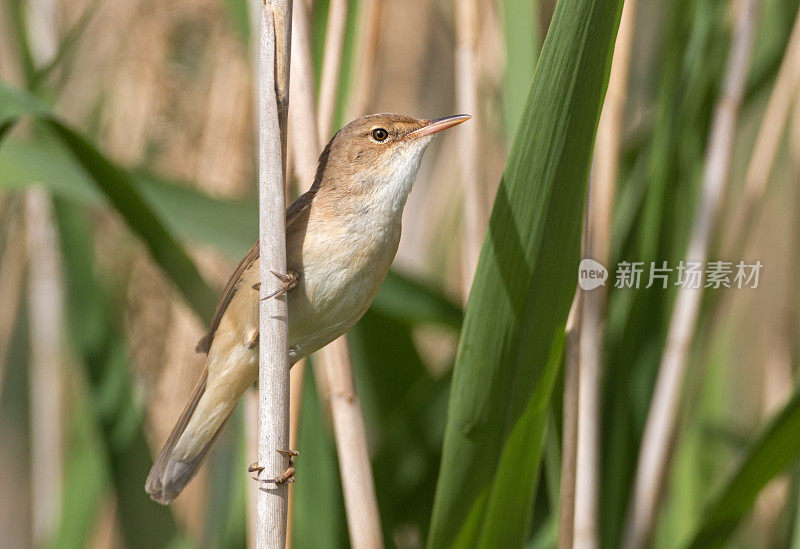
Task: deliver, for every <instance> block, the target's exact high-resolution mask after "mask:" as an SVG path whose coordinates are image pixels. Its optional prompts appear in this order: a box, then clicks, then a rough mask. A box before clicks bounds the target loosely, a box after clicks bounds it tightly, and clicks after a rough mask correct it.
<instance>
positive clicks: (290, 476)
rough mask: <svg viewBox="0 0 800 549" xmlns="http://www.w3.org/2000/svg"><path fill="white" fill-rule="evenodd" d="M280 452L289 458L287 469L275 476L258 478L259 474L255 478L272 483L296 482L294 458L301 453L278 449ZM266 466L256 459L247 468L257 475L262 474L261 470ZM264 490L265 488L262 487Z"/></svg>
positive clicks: (258, 480)
mask: <svg viewBox="0 0 800 549" xmlns="http://www.w3.org/2000/svg"><path fill="white" fill-rule="evenodd" d="M276 451H277V452H278V453H279V454H283V455H284V456H286V457H287V458H289V465H288V467H286V470H285V471H284V472H283V473H281V474H280V475H278V476H277V477H275V478H258V476H254V477H252V479H253V480H255V481H257V482H262V483H271V484H294V474H295V468H294V458H295V457H296V456H298V455H300V452H298V451H297V450H276ZM263 470H264V468H263V467H261V466H260V465H259V464H258V462H257V461H254V462H253V463H251V464H250V467H248V468H247V472H248V473H256V475H260V474H261V471H263ZM262 490H263V488H262Z"/></svg>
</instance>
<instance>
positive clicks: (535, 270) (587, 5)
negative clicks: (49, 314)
mask: <svg viewBox="0 0 800 549" xmlns="http://www.w3.org/2000/svg"><path fill="white" fill-rule="evenodd" d="M621 7H622V2H620V1H601V0H561V2H559V3H558V6H557V8H556V12H555V15H554V16H553V22H552V25H551V27H550V31H549V33H548V35H547V38H546V40H545V43H544V46H543V48H542V53H541V56H540V59H539V63H538V65H537V67H536V72H535V74H534V77H533V82H532V84H531V90H530V93H529V95H528V101H527V104H526V106H525V111H524V113H523V116H522V119H521V121H520V124H519V126H518V131H517V136H516V138H515V140H514V144H513V146H512V149H511V153H510V155H509V160H508V163H507V165H506V170H505V173H504V175H503V180H502V181H501V183H500V187H499V189H498V192H497V197H496V199H495V204H494V208H493V211H492V216H491V220H490V222H489V229H488V232H487V237H486V240H485V241H484V244H483V249H482V251H481V257H480V261H479V264H478V269H477V273H476V276H475V281H474V283H473V286H472V292H471V295H470V299H469V304H468V306H467V311H466V315H465V318H464V327H463V329H462V333H461V341H460V344H459V350H458V357H457V359H456V365H455V371H454V377H453V387H452V391H451V397H450V404H449V415H448V423H447V430H446V433H445V442H444V450H443V457H442V465H441V470H440V473H439V481H438V486H437V489H436V499H435V503H434V510H433V519H432V523H431V529H430V535H429V537H428V546H429V547H435V548H438V547H446V546H450V545H451V544H453V543H454V542H456V540H458V545H459V546H475V545H476V544H477V543H478V540H479V539H481V538H483V539H485V540H487V543H489V542H490V540H492V539H500V538H499V537H498V536H496V535H495V532H494V528H495V527H496V524H497V523H496V521H495V520H494V517H497V516H501V515H502V514H504V511H507V516H508V517H514V518H513V519H509V520H508V521H507V522H506V523H505V525H504V528H505V529H506V531H505V532H504V533H503V536H502V539H504V540H507V541H508V542H509V543H510V546H520V545H522V543H523V541H524V539H525V536H526V534H527V529H528V521H529V519H528V518H527V517H526V518H525V519H522V518H518V517H520V515H521V514H520V513H519V511H518V510H517V509H511V508H510V505H511V502H508V503H507V504H506V507H505V508H504V507H503V505H504V504H503V501H498V498H496V497H492V495H491V494H492V490H493V489H494V482H495V479H498V478H505V475H506V474H508V471H510V469H507V468H511V467H522V469H523V470H524V471H525V472H524V474H523V475H522V477H523V478H525V479H526V480H527V479H530V478H534V477H535V474H530V471H531V470H534V471H535V470H537V469H538V461H539V454H540V452H541V444H542V436H541V433H540V432H539V433H533V438H532V439H530V440H528V441H526V444H525V448H527V449H528V451H526V452H515V451H513V450H509V451H508V452H509V453H508V454H507V456H504V459H503V460H502V461H501V455H503V453H504V452H505V450H504V445H505V443H506V440H507V439H508V438H509V435H510V434H511V433H512V432H513V433H514V437H513V438H514V440H516V439H517V436H521V435H518V434H517V432H514V431H513V430H514V429H515V426H517V425H518V423H517V422H518V421H519V420H520V417H521V416H522V414H523V412H524V411H525V410H526V409H528V410H531V409H537V410H546V409H547V402H548V401H549V398H550V390H549V387H550V385H551V383H552V379H551V376H550V375H549V371H548V368H547V365H548V364H549V360H550V358H551V355H552V350H553V349H554V346H555V341H556V340H557V338H559V337H560V334H562V333H563V330H564V325H565V323H566V319H567V313H568V312H569V307H570V304H571V302H572V297H573V294H574V293H575V286H576V278H577V277H576V273H577V268H578V259H579V248H580V231H581V218H582V212H583V205H584V196H585V190H586V181H587V176H588V172H589V165H590V160H591V154H592V146H593V142H594V135H595V131H596V128H597V121H598V118H599V115H600V109H601V107H602V102H603V97H604V95H605V88H606V84H607V82H608V72H609V69H610V64H611V55H612V52H613V45H614V39H615V36H616V29H617V25H618V23H619V15H620V11H621ZM532 398H533V399H534V401H533V402H531V399H532ZM535 426H536V423H535V422H532V425H530V427H535ZM518 429H520V430H523V431H524V430H525V428H524V427H518ZM514 444H516V443H514ZM498 486H500V485H499V484H498ZM524 488H525V489H527V493H524V494H523V493H521V492H520V493H519V494H517V495H516V496H515V498H513V501H514V502H520V501H523V500H526V499H527V500H528V501H530V500H532V499H533V493H534V490H535V482H529V483H528V484H527V486H524ZM528 505H530V504H528ZM487 509H488V510H490V511H491V513H490V514H489V515H487V514H486V512H487ZM487 518H488V520H487ZM465 526H466V527H467V528H466V529H465ZM484 529H486V531H485V532H484V531H483V530H484Z"/></svg>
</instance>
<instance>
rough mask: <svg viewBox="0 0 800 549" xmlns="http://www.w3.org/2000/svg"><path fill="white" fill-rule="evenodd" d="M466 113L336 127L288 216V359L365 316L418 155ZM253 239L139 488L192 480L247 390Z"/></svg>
mask: <svg viewBox="0 0 800 549" xmlns="http://www.w3.org/2000/svg"><path fill="white" fill-rule="evenodd" d="M469 118H470V117H469V116H468V115H458V116H447V117H444V118H439V119H436V120H426V119H420V118H414V117H411V116H403V115H399V114H373V115H369V116H364V117H362V118H359V119H357V120H354V121H353V122H350V123H349V124H348V125H346V126H345V127H344V128H342V129H341V130H339V132H337V133H336V135H334V136H333V139H331V141H330V142H329V143H328V145H327V146H326V147H325V149H324V150H323V151H322V154H321V155H320V157H319V166H318V167H317V173H316V177H315V178H314V184H313V185H312V186H311V189H310V190H309V191H308V192H307V193H305V194H303V195H302V196H300V197H299V198H298V199H297V200H295V201H294V202H293V203H292V204H291V205H290V206H289V207H288V208H287V210H286V264H287V268H288V271H289V272H288V276H287V277H286V279H285V281H284V282H285V285H284V290H285V291H286V292H288V295H287V299H288V308H289V361H290V363H291V364H294V363H295V362H297V361H298V360H300V359H301V358H302V357H304V356H307V355H308V354H310V353H312V352H314V351H316V350H318V349H320V348H322V347H324V346H325V345H327V344H328V343H330V342H331V341H333V340H334V339H336V338H337V337H339V336H340V335H342V334H343V333H345V332H346V331H347V330H348V329H350V327H351V326H353V324H355V323H356V322H357V321H358V319H359V318H361V316H362V315H363V314H364V313H365V312H366V310H367V307H369V305H370V303H371V302H372V300H373V298H374V297H375V294H377V293H378V289H379V288H380V287H381V284H382V283H383V280H384V278H385V277H386V274H387V273H388V272H389V267H390V265H391V264H392V261H393V260H394V256H395V253H396V252H397V246H398V244H399V242H400V222H401V217H402V213H403V207H404V206H405V204H406V199H407V198H408V194H409V192H411V186H412V184H413V183H414V179H415V178H416V175H417V170H418V169H419V165H420V161H421V160H422V155H423V153H424V152H425V149H426V147H427V146H428V143H430V141H431V139H432V138H433V135H434V134H435V133H437V132H440V131H442V130H445V129H447V128H450V127H452V126H455V125H456V124H460V123H461V122H464V121H465V120H468V119H469ZM258 287H259V268H258V243H257V242H256V244H254V245H253V247H252V248H250V251H249V252H247V255H245V256H244V258H243V259H242V261H241V262H240V263H239V266H238V267H236V270H235V271H234V272H233V275H232V276H231V278H230V280H229V281H228V284H227V285H226V286H225V289H224V290H223V292H222V295H221V296H220V299H219V302H218V303H217V309H216V312H215V313H214V318H213V319H212V321H211V326H210V328H209V331H208V333H207V334H206V335H205V337H203V338H202V339H201V340H200V342H199V343H198V345H197V350H198V352H205V353H208V358H207V359H206V367H205V369H204V370H203V373H202V375H201V377H200V381H199V382H198V383H197V386H196V387H195V390H194V393H193V395H192V397H191V399H190V400H189V403H188V404H187V405H186V408H185V409H184V411H183V413H182V414H181V416H180V418H179V419H178V423H177V424H176V425H175V427H174V429H173V430H172V433H171V434H170V435H169V438H167V441H166V442H165V443H164V447H163V448H162V449H161V452H160V453H159V455H158V458H156V460H155V463H154V464H153V468H152V469H151V470H150V474H149V475H148V477H147V483H146V485H145V489H146V490H147V492H148V493H149V494H150V497H152V498H153V499H154V500H156V501H158V502H160V503H169V502H170V501H172V500H173V499H174V498H175V497H176V496H177V495H178V494H180V492H181V490H183V488H184V486H186V484H187V483H188V482H189V481H190V480H191V479H192V477H193V476H194V475H195V473H196V472H197V469H198V467H199V465H200V463H201V461H202V460H203V458H204V457H205V455H206V454H207V453H208V450H209V449H210V448H211V446H212V445H213V444H214V441H215V440H216V438H217V437H218V436H219V433H220V431H221V430H222V428H223V426H224V425H225V422H226V421H227V420H228V418H229V417H230V415H231V413H232V412H233V410H234V408H236V404H237V402H238V401H239V398H240V397H241V396H242V393H244V391H245V389H247V387H249V386H250V385H251V384H253V383H254V382H255V381H256V378H257V377H258V299H259V292H258Z"/></svg>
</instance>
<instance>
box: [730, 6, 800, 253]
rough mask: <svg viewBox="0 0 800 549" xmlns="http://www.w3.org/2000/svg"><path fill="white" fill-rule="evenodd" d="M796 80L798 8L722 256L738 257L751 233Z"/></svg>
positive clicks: (799, 33) (799, 45)
mask: <svg viewBox="0 0 800 549" xmlns="http://www.w3.org/2000/svg"><path fill="white" fill-rule="evenodd" d="M799 83H800V10H798V12H797V16H796V17H795V20H794V26H793V27H792V33H791V35H790V36H789V42H788V44H787V45H786V53H784V55H783V60H782V61H781V64H780V67H779V68H778V75H777V76H776V78H775V85H774V86H773V87H772V92H771V93H770V96H769V102H768V103H767V108H766V110H765V111H764V118H762V119H761V125H760V126H759V129H758V135H757V137H756V141H755V144H754V146H753V154H752V155H751V156H750V162H749V164H748V165H747V172H746V175H745V182H744V195H743V197H742V205H741V207H740V210H739V212H740V213H739V215H738V217H737V218H736V222H735V223H734V225H733V228H732V230H731V231H729V233H730V234H731V235H732V236H731V239H730V240H729V241H728V243H727V245H726V246H725V247H724V250H725V252H726V253H725V254H723V256H722V257H729V258H732V257H739V256H740V255H741V253H742V252H744V251H745V247H746V241H747V239H748V237H749V236H750V234H751V233H752V231H750V228H751V225H752V223H753V218H754V217H755V213H756V211H757V210H758V206H759V205H760V204H761V201H762V199H763V197H764V193H765V191H766V188H767V182H768V181H769V177H770V174H771V173H772V167H773V166H774V164H775V157H776V156H777V154H778V148H779V147H780V144H781V141H782V140H783V136H784V129H785V128H786V124H787V120H788V119H789V110H790V108H791V105H792V102H793V101H794V100H795V97H796V90H798V84H799Z"/></svg>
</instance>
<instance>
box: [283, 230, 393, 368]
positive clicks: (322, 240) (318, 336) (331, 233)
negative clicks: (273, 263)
mask: <svg viewBox="0 0 800 549" xmlns="http://www.w3.org/2000/svg"><path fill="white" fill-rule="evenodd" d="M326 221H327V222H326ZM330 221H331V220H326V219H324V218H322V217H321V216H320V217H316V218H315V216H314V215H312V216H311V217H310V218H309V223H308V227H307V230H306V232H305V235H304V238H303V243H302V254H300V256H299V257H296V258H293V259H294V260H295V261H296V262H298V263H299V265H298V266H297V267H296V270H297V271H298V272H300V273H301V276H300V283H299V284H298V286H297V288H296V291H293V292H291V293H290V296H289V334H290V335H289V337H290V344H291V345H292V346H293V347H295V348H296V349H295V353H296V354H299V355H301V356H304V355H306V354H308V353H310V352H313V351H315V350H317V349H319V348H320V347H323V346H324V345H327V344H328V343H329V342H330V341H333V340H334V339H336V338H337V337H339V336H340V335H341V334H343V333H344V332H345V331H347V330H348V329H349V328H350V327H351V326H352V325H353V324H355V323H356V321H358V319H359V318H361V316H362V315H363V314H364V312H366V310H367V308H368V307H369V304H370V303H371V302H372V299H373V298H374V297H375V295H376V294H377V293H378V290H379V289H380V287H381V284H382V283H383V280H384V279H385V278H386V274H387V273H388V271H389V267H390V266H391V264H392V261H393V260H394V256H395V253H396V252H397V246H398V244H399V241H400V223H399V219H398V220H397V222H394V220H392V221H391V222H389V223H384V224H379V225H374V224H373V225H369V224H367V223H366V222H364V223H362V224H359V222H358V220H356V219H351V220H349V221H344V222H343V221H342V220H341V219H338V220H335V221H334V222H330ZM291 255H292V254H290V256H291ZM290 262H291V259H290ZM290 268H292V267H291V265H290Z"/></svg>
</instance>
